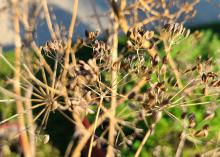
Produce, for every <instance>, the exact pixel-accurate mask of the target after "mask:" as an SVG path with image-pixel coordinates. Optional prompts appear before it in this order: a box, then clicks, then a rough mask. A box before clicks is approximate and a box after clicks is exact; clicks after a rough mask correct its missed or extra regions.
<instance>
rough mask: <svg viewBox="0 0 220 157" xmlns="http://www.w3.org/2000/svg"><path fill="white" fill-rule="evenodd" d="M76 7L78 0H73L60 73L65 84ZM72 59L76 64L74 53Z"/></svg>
mask: <svg viewBox="0 0 220 157" xmlns="http://www.w3.org/2000/svg"><path fill="white" fill-rule="evenodd" d="M77 9H78V0H74V3H73V12H72V18H71V22H70V26H69V35H68V40H67V48H66V54H65V62H64V71H63V74H62V82H63V83H64V84H66V83H65V82H66V74H67V69H68V66H69V57H70V50H71V44H72V38H73V33H74V26H75V22H76V15H77ZM72 57H73V58H72V59H73V65H74V66H75V65H76V58H75V54H73V55H72Z"/></svg>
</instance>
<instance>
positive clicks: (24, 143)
mask: <svg viewBox="0 0 220 157" xmlns="http://www.w3.org/2000/svg"><path fill="white" fill-rule="evenodd" d="M13 10H14V19H13V22H14V29H15V68H16V72H15V74H14V91H15V94H16V95H18V96H20V95H21V89H20V75H19V73H20V71H21V67H20V66H21V58H20V57H21V38H20V26H19V10H18V1H16V0H15V1H13ZM16 106H17V112H18V113H19V114H20V116H19V117H18V124H19V128H20V132H21V134H20V137H21V142H22V143H21V144H22V148H23V152H24V155H25V157H31V151H30V148H29V142H28V136H27V133H26V131H23V130H24V128H25V119H24V115H23V112H24V108H23V104H22V101H21V100H19V99H18V100H16Z"/></svg>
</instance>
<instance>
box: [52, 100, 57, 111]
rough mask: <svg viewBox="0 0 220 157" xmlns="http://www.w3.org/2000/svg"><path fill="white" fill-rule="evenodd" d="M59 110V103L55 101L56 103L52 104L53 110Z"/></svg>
mask: <svg viewBox="0 0 220 157" xmlns="http://www.w3.org/2000/svg"><path fill="white" fill-rule="evenodd" d="M57 108H58V103H57V101H54V103H53V104H52V110H53V111H54V110H56V109H57Z"/></svg>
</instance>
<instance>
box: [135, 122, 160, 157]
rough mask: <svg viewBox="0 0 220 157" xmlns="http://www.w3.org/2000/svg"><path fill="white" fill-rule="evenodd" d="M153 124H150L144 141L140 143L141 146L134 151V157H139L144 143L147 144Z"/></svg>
mask: <svg viewBox="0 0 220 157" xmlns="http://www.w3.org/2000/svg"><path fill="white" fill-rule="evenodd" d="M155 125H156V124H155V123H153V124H151V126H150V128H149V129H148V130H147V132H146V134H145V136H144V139H143V140H142V142H141V145H140V146H139V147H138V150H137V151H136V153H135V155H134V157H139V155H140V153H141V150H142V149H143V146H144V145H145V143H146V142H147V140H148V138H149V136H150V135H151V133H152V132H153V130H154V128H155Z"/></svg>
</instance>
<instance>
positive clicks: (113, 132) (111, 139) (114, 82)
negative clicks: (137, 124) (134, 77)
mask: <svg viewBox="0 0 220 157" xmlns="http://www.w3.org/2000/svg"><path fill="white" fill-rule="evenodd" d="M118 27H119V25H118V20H117V19H115V20H114V29H113V35H112V55H111V60H112V65H111V68H112V69H111V70H112V71H111V86H112V94H111V108H110V110H111V113H112V115H113V117H112V118H110V128H109V137H108V140H109V145H108V148H107V157H114V148H113V146H114V141H115V135H116V130H115V123H116V122H115V117H114V116H115V111H116V107H117V88H118V87H117V73H118V65H117V63H116V62H117V60H118ZM115 64H116V65H115Z"/></svg>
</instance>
